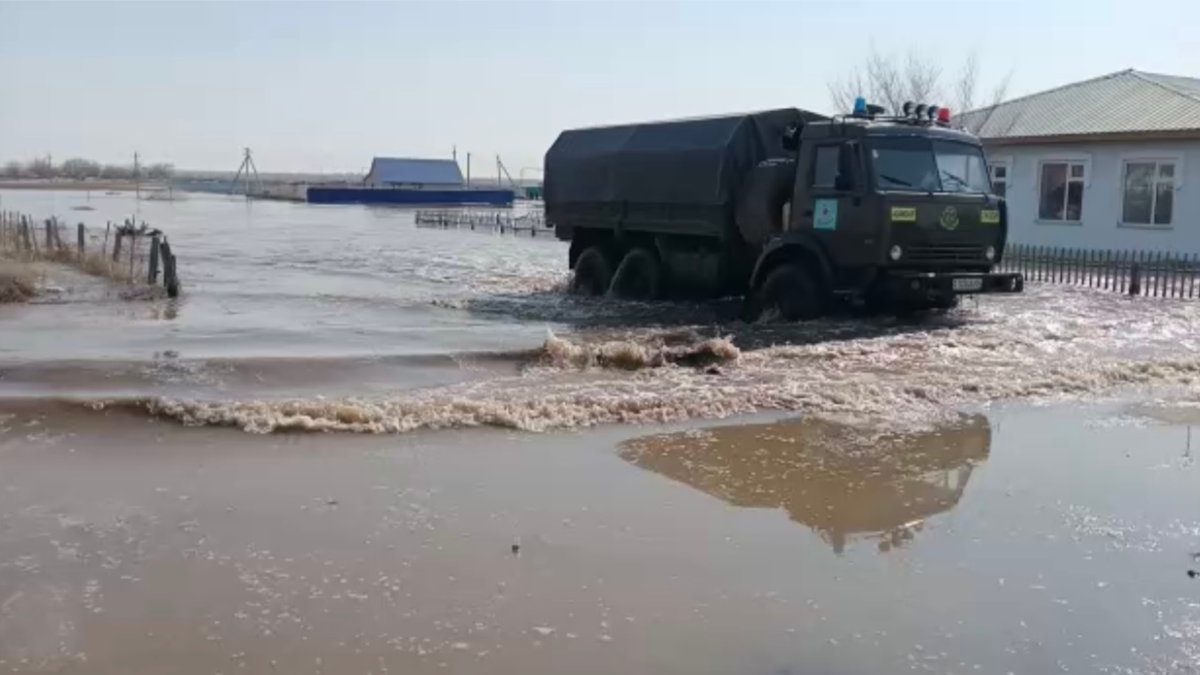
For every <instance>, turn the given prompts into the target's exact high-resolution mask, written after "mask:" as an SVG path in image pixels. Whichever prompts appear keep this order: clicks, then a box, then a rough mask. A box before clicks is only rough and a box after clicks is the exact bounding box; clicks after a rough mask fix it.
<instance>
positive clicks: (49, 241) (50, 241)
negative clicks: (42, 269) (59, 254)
mask: <svg viewBox="0 0 1200 675" xmlns="http://www.w3.org/2000/svg"><path fill="white" fill-rule="evenodd" d="M53 228H54V221H52V220H50V219H49V218H47V219H46V254H47V255H49V254H50V252H51V251H53V250H54V229H53Z"/></svg>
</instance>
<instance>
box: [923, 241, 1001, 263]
mask: <svg viewBox="0 0 1200 675" xmlns="http://www.w3.org/2000/svg"><path fill="white" fill-rule="evenodd" d="M985 248H986V247H985V246H981V245H979V244H910V245H908V246H905V247H904V261H905V262H920V263H926V262H930V263H956V262H979V261H981V260H984V255H983V252H984V249H985Z"/></svg>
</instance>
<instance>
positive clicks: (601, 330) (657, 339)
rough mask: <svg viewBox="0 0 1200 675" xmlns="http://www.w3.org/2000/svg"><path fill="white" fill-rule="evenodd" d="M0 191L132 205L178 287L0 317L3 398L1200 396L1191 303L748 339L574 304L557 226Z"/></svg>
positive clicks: (198, 414) (59, 298)
mask: <svg viewBox="0 0 1200 675" xmlns="http://www.w3.org/2000/svg"><path fill="white" fill-rule="evenodd" d="M0 197H2V198H3V201H4V204H5V205H7V206H6V207H7V208H24V209H26V210H28V211H31V212H41V213H49V212H57V213H59V214H62V215H63V217H64V218H76V217H77V218H80V219H86V220H88V221H89V222H92V223H99V222H102V221H103V220H105V219H110V218H111V219H117V218H121V217H122V214H128V213H131V212H133V211H134V210H135V209H139V208H140V209H141V211H142V217H143V218H145V219H146V220H147V221H149V222H150V223H152V224H153V225H155V226H158V227H161V228H162V229H164V230H165V231H167V232H168V233H169V236H170V238H171V242H172V244H173V247H174V249H175V251H176V253H177V255H178V256H179V266H180V273H181V275H182V277H183V281H184V284H185V286H186V292H185V293H184V296H183V297H182V298H181V299H180V300H178V301H168V300H163V301H155V302H126V301H121V300H118V299H112V300H99V301H98V300H96V299H95V298H93V297H89V296H87V295H86V294H83V295H82V296H77V295H75V294H72V293H70V292H66V293H57V294H55V293H51V294H49V295H48V296H46V297H45V299H44V300H43V301H42V302H41V303H39V304H34V305H30V306H25V307H5V308H0V331H3V334H4V339H3V340H2V341H0V397H3V398H5V399H9V400H35V399H56V400H72V401H77V402H81V403H82V404H85V405H99V404H104V405H121V406H126V407H131V406H132V407H137V408H139V409H141V410H143V411H145V412H146V413H148V414H154V415H161V416H165V417H168V418H172V419H176V420H178V421H181V422H184V423H187V424H203V425H222V426H233V427H237V428H240V429H243V430H246V431H252V432H271V431H279V430H338V431H366V432H403V431H410V430H414V429H422V428H447V427H471V426H498V427H504V428H515V429H522V430H531V431H545V430H552V429H570V428H579V427H586V426H593V425H598V424H607V423H614V422H615V423H629V422H642V423H659V422H668V421H680V420H686V419H695V418H723V417H728V416H730V415H735V414H747V413H754V412H759V411H764V410H779V411H789V412H796V413H803V414H818V415H822V416H826V417H831V418H837V419H841V420H843V421H846V420H851V421H860V422H861V421H866V422H883V423H884V424H885V425H895V424H904V425H907V426H910V427H913V428H916V427H921V426H923V425H924V426H927V425H929V424H934V423H938V422H941V421H945V420H947V419H949V418H951V417H953V416H954V415H955V414H957V412H958V411H959V410H960V409H962V408H963V407H964V406H967V407H972V406H974V407H979V406H987V405H990V404H992V403H995V402H1000V401H1021V400H1030V401H1040V400H1058V399H1062V398H1076V399H1084V400H1087V399H1092V398H1095V397H1096V396H1106V395H1109V394H1110V393H1112V392H1114V391H1116V392H1119V393H1120V394H1121V395H1127V394H1128V393H1129V390H1143V391H1151V392H1152V393H1151V394H1149V395H1151V396H1163V395H1170V396H1174V397H1184V398H1190V399H1196V400H1200V394H1198V392H1200V389H1198V387H1200V385H1198V384H1197V382H1198V380H1197V376H1198V375H1200V303H1195V302H1187V301H1177V300H1176V301H1172V300H1161V299H1144V298H1141V299H1131V298H1127V297H1123V296H1119V295H1116V294H1110V293H1103V292H1100V291H1093V290H1083V289H1071V288H1065V287H1053V286H1041V287H1037V286H1034V287H1031V289H1030V290H1029V291H1028V292H1027V293H1025V294H1022V295H1020V296H1016V297H998V298H985V299H982V300H980V301H978V302H974V301H969V302H968V303H966V305H965V306H964V307H963V308H962V309H959V310H956V311H954V312H952V313H950V314H948V315H945V316H935V317H923V318H920V319H917V320H908V321H902V320H896V319H887V318H853V317H840V318H834V319H829V320H825V321H820V322H814V323H811V324H805V325H785V324H775V323H772V322H770V321H767V322H762V323H755V324H751V325H747V324H744V323H741V322H738V321H736V320H735V319H734V318H733V317H734V316H735V315H736V306H734V303H727V302H726V303H722V302H716V303H706V304H701V305H687V304H660V305H650V306H640V305H633V304H629V303H619V302H606V301H597V300H589V299H578V298H571V297H568V296H566V295H565V294H564V293H563V292H562V284H563V281H564V280H565V279H566V270H565V267H566V262H565V261H566V246H565V244H563V243H562V242H558V241H554V240H552V239H551V238H549V237H547V236H545V235H544V234H543V236H542V237H540V238H534V237H530V236H529V235H528V234H524V235H521V236H513V235H511V234H507V235H500V234H497V233H494V232H479V231H475V232H472V231H466V230H454V231H447V230H441V229H426V228H421V227H416V226H415V225H414V224H413V222H412V212H409V211H402V210H390V209H367V208H360V207H312V206H308V205H304V204H289V203H279V202H250V203H247V202H245V201H244V200H238V199H233V198H225V197H220V196H213V195H192V196H190V197H188V199H187V200H185V201H179V202H146V201H143V202H141V203H140V205H139V204H136V203H134V202H133V201H132V199H131V198H130V197H129V196H107V195H92V196H91V197H88V196H87V195H86V194H85V193H52V192H37V193H16V192H6V193H4V194H3V195H0ZM89 200H90V201H89ZM80 205H84V206H88V207H89V208H93V209H94V210H93V211H87V212H78V211H72V210H71V209H72V208H76V207H78V206H80ZM79 214H83V215H79Z"/></svg>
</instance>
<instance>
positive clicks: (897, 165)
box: [870, 138, 991, 193]
mask: <svg viewBox="0 0 1200 675" xmlns="http://www.w3.org/2000/svg"><path fill="white" fill-rule="evenodd" d="M870 148H871V163H872V164H873V166H874V169H875V182H876V184H877V185H878V186H879V189H881V190H913V191H917V192H978V193H988V192H991V185H990V183H989V182H988V174H987V165H986V164H985V163H984V161H983V151H982V150H981V149H980V148H979V147H978V146H974V145H970V144H967V143H957V142H955V141H943V140H940V139H935V140H931V139H928V138H876V139H873V140H872V142H871V144H870Z"/></svg>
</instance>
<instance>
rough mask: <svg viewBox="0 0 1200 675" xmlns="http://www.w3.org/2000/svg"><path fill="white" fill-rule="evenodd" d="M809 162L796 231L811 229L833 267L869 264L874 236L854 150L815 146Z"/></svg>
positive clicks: (850, 145)
mask: <svg viewBox="0 0 1200 675" xmlns="http://www.w3.org/2000/svg"><path fill="white" fill-rule="evenodd" d="M810 157H811V160H810V161H812V166H810V167H808V169H809V170H808V178H809V185H808V199H807V202H808V203H807V204H806V205H805V208H804V211H802V212H801V216H800V227H801V228H802V229H810V228H811V230H812V233H813V235H814V236H815V237H816V238H817V240H818V241H820V242H821V243H822V244H824V245H825V247H826V251H828V253H829V255H830V257H831V258H833V260H834V261H835V262H836V263H837V264H838V265H865V264H872V263H874V262H875V258H876V257H877V252H878V249H879V245H878V241H877V240H878V235H877V233H876V232H875V227H874V222H873V220H872V218H871V217H870V216H871V214H870V211H869V205H868V202H869V200H868V199H866V194H867V192H866V185H867V181H866V176H865V174H864V173H863V169H862V167H863V162H862V157H861V148H860V146H859V144H858V143H855V142H853V141H837V142H829V143H823V144H818V145H816V146H815V147H814V148H813V152H812V154H811V155H810Z"/></svg>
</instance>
